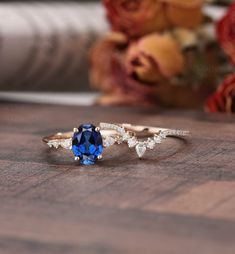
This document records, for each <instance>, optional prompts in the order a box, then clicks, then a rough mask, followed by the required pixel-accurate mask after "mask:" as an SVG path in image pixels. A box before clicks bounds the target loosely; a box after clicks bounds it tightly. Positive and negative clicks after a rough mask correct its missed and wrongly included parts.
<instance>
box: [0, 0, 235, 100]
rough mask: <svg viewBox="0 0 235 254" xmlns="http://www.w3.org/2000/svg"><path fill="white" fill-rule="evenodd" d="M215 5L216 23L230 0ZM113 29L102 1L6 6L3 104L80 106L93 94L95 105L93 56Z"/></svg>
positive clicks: (0, 75) (1, 35) (1, 42)
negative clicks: (90, 55)
mask: <svg viewBox="0 0 235 254" xmlns="http://www.w3.org/2000/svg"><path fill="white" fill-rule="evenodd" d="M212 2H213V4H212V5H210V6H209V5H208V4H207V5H206V6H205V7H204V12H205V13H207V14H209V15H210V16H212V17H213V19H215V20H217V19H219V18H221V17H222V16H223V15H224V12H225V8H226V6H227V5H228V4H229V3H230V2H231V1H229V0H220V1H210V0H209V1H208V3H212ZM108 30H109V25H108V22H107V20H106V17H105V10H104V6H103V5H102V3H101V1H98V0H97V1H89V0H80V1H79V0H77V1H56V0H54V1H1V2H0V100H2V101H4V100H23V101H25V100H28V101H31V102H54V100H55V102H62V101H63V102H67V103H71V104H74V103H75V104H81V103H83V100H84V96H82V97H79V99H77V98H78V97H77V96H78V94H77V93H78V92H79V93H80V92H89V93H88V94H87V93H86V95H87V98H88V99H89V103H91V102H93V101H94V100H95V97H96V94H94V93H92V94H91V93H90V92H91V91H92V92H94V91H95V92H96V90H94V89H92V88H91V85H90V82H89V64H88V52H89V50H90V48H91V46H92V45H93V44H94V42H95V41H96V40H97V39H99V38H102V37H103V36H104V35H105V34H106V32H107V31H108ZM97 90H99V89H97ZM19 92H20V93H19ZM25 92H27V94H25ZM35 92H36V93H35ZM42 92H43V97H40V98H39V97H38V96H37V95H40V94H41V93H42ZM45 92H46V93H48V92H53V94H49V97H47V96H48V94H46V93H45ZM61 92H65V93H66V94H65V95H66V96H67V95H68V96H69V97H67V99H65V97H63V98H62V97H61V95H62V94H61ZM75 92H76V93H75ZM58 93H59V94H58ZM25 95H26V96H25ZM29 95H30V97H29ZM51 95H53V96H52V97H51ZM55 95H57V97H55ZM63 95H64V94H63ZM73 96H75V98H74V97H73Z"/></svg>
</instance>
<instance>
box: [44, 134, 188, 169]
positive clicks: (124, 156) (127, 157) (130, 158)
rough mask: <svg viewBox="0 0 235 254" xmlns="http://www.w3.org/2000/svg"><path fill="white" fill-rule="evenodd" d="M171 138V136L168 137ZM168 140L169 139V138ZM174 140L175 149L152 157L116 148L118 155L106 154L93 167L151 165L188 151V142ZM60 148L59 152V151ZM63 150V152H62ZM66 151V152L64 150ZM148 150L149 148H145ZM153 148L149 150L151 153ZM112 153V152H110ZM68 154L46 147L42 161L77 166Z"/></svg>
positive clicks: (180, 139) (178, 138)
mask: <svg viewBox="0 0 235 254" xmlns="http://www.w3.org/2000/svg"><path fill="white" fill-rule="evenodd" d="M169 138H171V137H169ZM169 140H170V139H169ZM174 140H178V141H180V144H178V146H177V147H176V149H172V145H171V144H170V145H171V149H170V151H169V153H167V154H165V153H166V151H164V153H163V154H162V155H161V154H160V155H159V154H158V156H156V157H154V155H152V156H151V157H149V156H145V157H144V158H141V159H139V158H137V155H136V153H135V151H134V152H133V150H132V151H130V150H127V149H123V148H121V149H118V151H120V153H121V154H120V155H119V156H118V157H116V156H115V157H114V156H112V155H111V156H110V154H107V156H106V157H105V158H104V159H103V160H101V161H99V162H98V163H97V164H96V165H94V169H95V168H97V169H98V168H109V167H116V166H117V165H119V166H120V165H123V166H124V165H125V168H126V167H128V166H133V165H135V163H137V162H138V163H144V164H145V165H146V164H147V165H152V164H153V163H154V164H155V163H159V162H161V161H164V160H167V159H169V158H171V157H173V156H175V155H177V154H179V153H183V152H184V151H185V150H186V149H187V151H188V148H189V145H190V142H189V141H188V140H187V139H185V138H182V137H174ZM60 150H61V152H60ZM116 150H117V149H116V147H115V148H114V149H113V151H111V152H117V151H116ZM62 151H63V152H62ZM65 151H66V152H65ZM147 151H150V150H147ZM153 152H154V150H153V151H152V152H151V153H153ZM112 154H113V153H112ZM69 155H70V157H71V159H73V158H72V156H71V151H69V150H64V149H57V150H56V151H55V150H52V149H50V148H46V149H44V150H43V152H42V157H43V158H44V161H46V162H47V163H48V164H49V165H53V166H71V167H74V166H78V162H75V161H72V162H71V159H69ZM79 166H81V167H82V168H86V167H87V166H83V165H79Z"/></svg>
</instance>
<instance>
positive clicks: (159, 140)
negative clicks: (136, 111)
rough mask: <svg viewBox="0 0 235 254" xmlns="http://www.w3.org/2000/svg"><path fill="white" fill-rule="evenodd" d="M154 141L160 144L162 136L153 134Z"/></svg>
mask: <svg viewBox="0 0 235 254" xmlns="http://www.w3.org/2000/svg"><path fill="white" fill-rule="evenodd" d="M154 141H155V143H156V144H161V143H162V138H161V137H160V136H158V135H156V136H154Z"/></svg>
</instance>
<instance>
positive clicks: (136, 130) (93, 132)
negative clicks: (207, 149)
mask: <svg viewBox="0 0 235 254" xmlns="http://www.w3.org/2000/svg"><path fill="white" fill-rule="evenodd" d="M187 135H189V131H183V130H174V129H164V128H157V127H149V126H139V125H131V124H112V123H100V124H99V126H98V127H96V126H94V125H93V124H82V125H80V126H79V127H78V128H74V129H73V131H72V132H66V133H61V132H59V133H57V134H55V135H51V136H48V137H44V138H43V139H42V140H43V142H44V143H46V144H47V145H48V146H49V147H50V148H56V149H57V148H64V149H69V150H72V152H73V155H74V157H75V160H76V161H79V162H80V164H82V165H92V164H95V163H96V162H97V161H98V160H101V159H102V153H103V150H104V148H108V147H110V146H113V145H115V144H118V145H120V144H122V143H126V144H127V145H128V147H129V148H135V150H136V153H137V155H138V157H139V158H142V157H143V156H144V154H145V153H146V151H147V150H148V149H154V147H155V146H156V145H158V144H160V143H162V141H163V140H164V139H166V138H167V137H168V136H172V137H174V136H175V137H180V136H182V137H184V136H187ZM146 137H147V138H146Z"/></svg>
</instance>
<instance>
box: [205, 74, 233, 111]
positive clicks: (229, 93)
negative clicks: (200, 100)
mask: <svg viewBox="0 0 235 254" xmlns="http://www.w3.org/2000/svg"><path fill="white" fill-rule="evenodd" d="M206 110H207V111H208V112H227V113H235V74H233V75H230V76H229V77H228V78H227V79H226V80H225V81H224V82H223V83H222V84H221V85H220V86H219V88H218V90H217V91H216V92H215V93H214V94H213V95H212V96H210V97H209V98H208V100H207V101H206Z"/></svg>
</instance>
